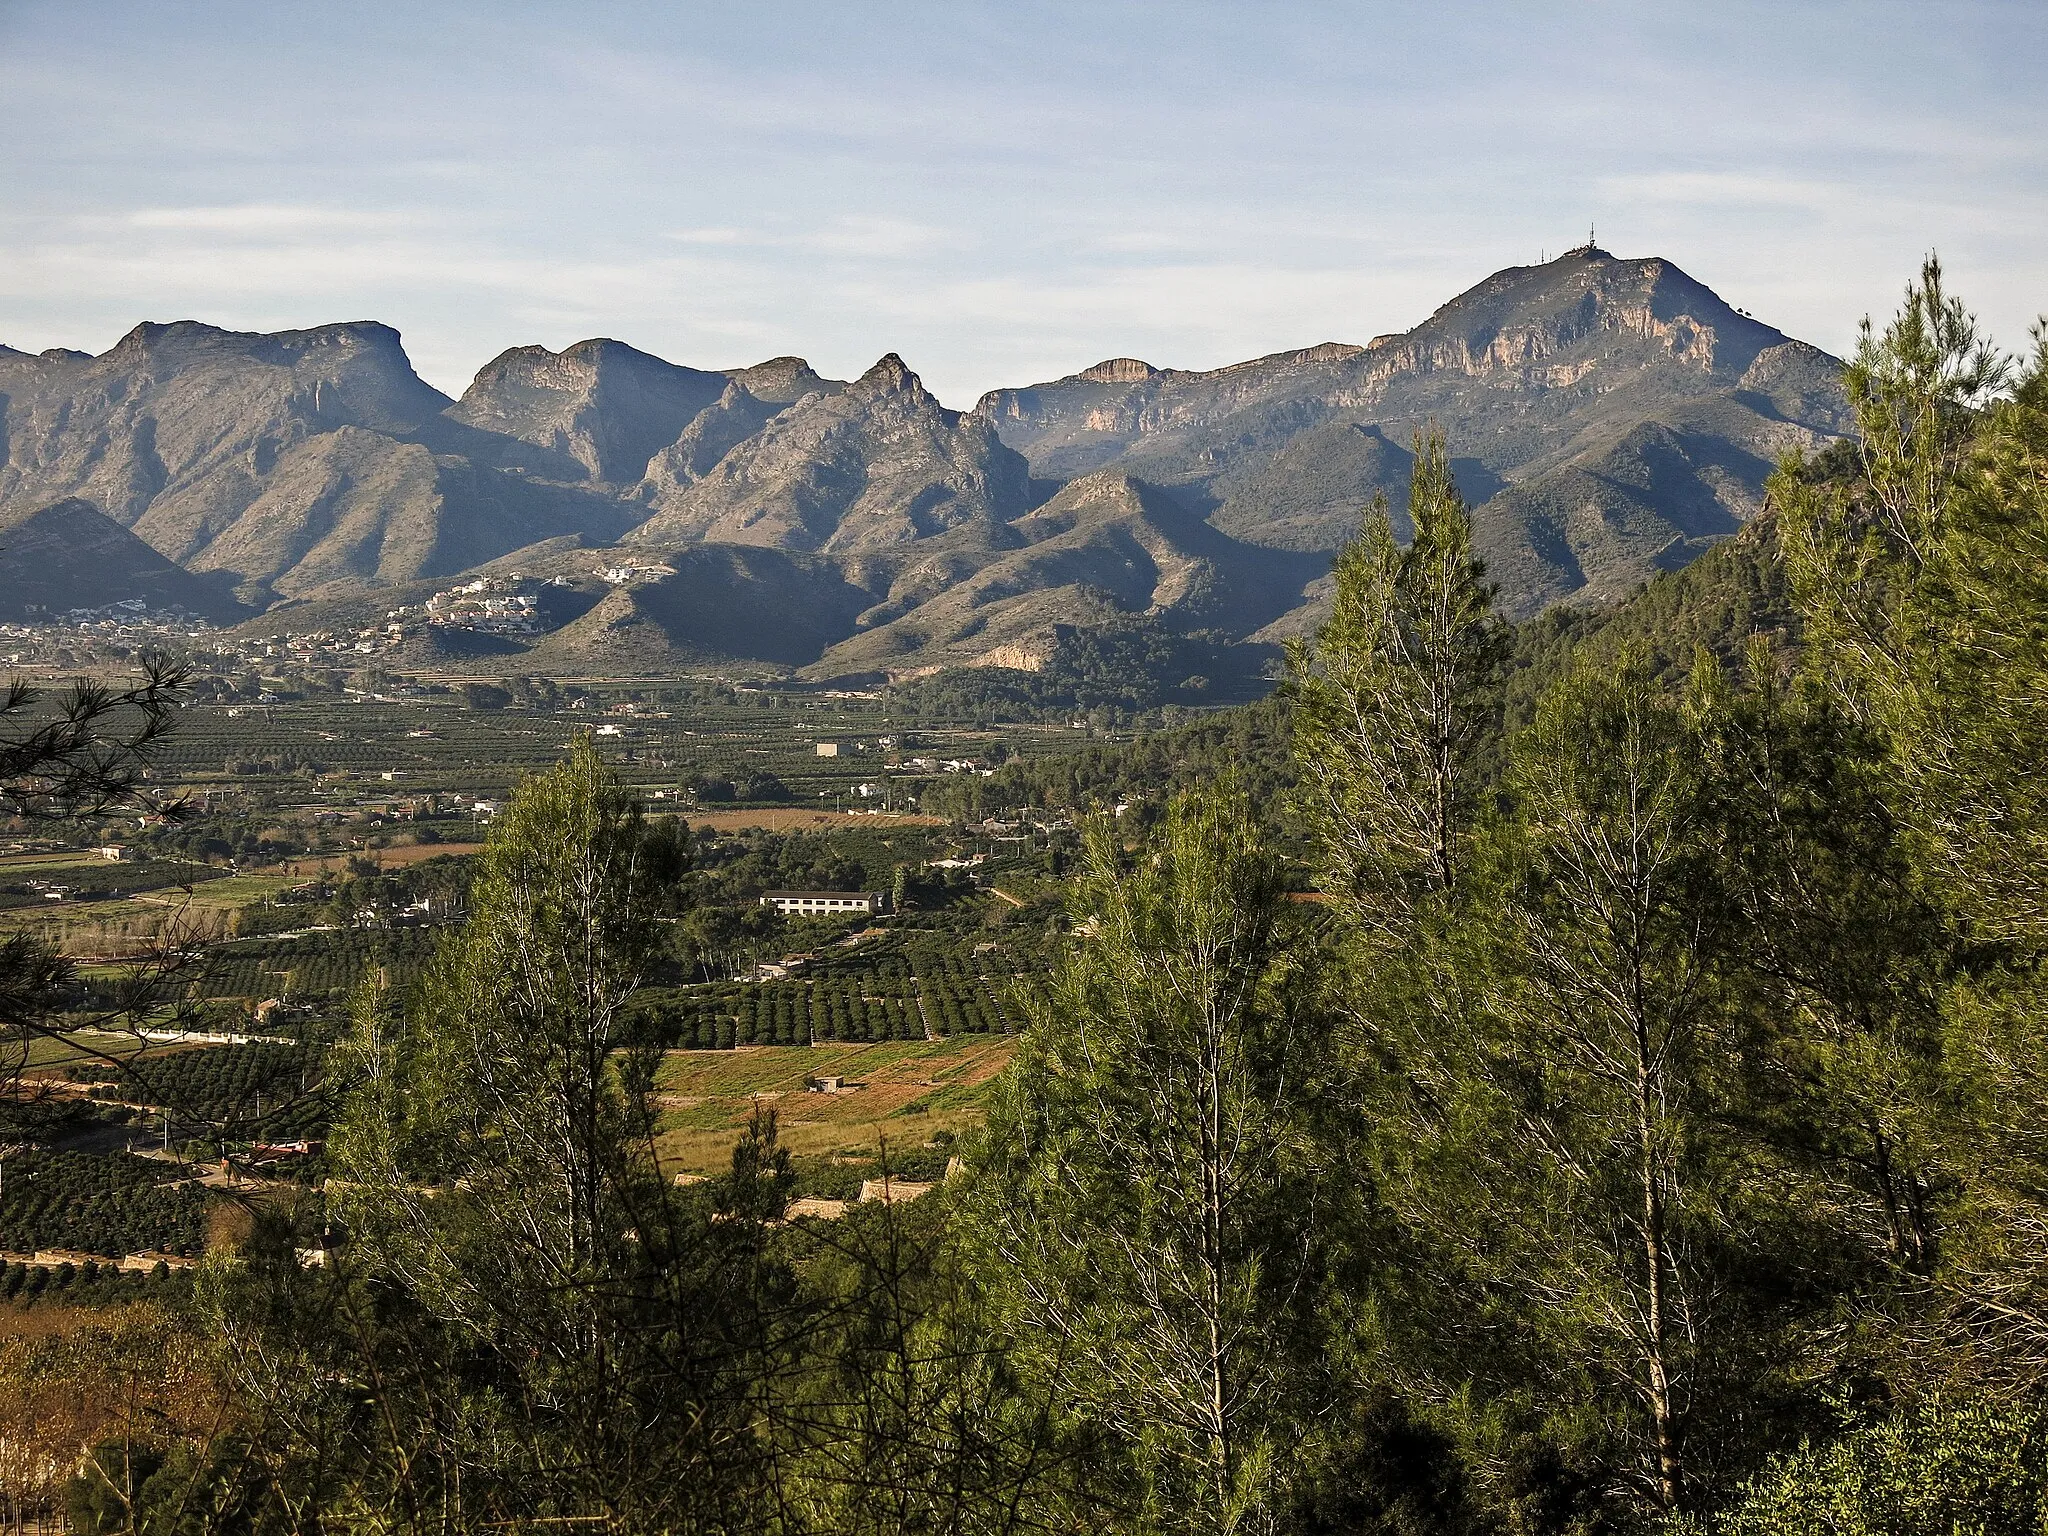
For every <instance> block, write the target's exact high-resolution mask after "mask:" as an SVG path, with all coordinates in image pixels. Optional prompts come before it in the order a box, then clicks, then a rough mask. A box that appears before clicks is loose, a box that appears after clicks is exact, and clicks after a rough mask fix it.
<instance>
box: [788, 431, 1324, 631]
mask: <svg viewBox="0 0 2048 1536" xmlns="http://www.w3.org/2000/svg"><path fill="white" fill-rule="evenodd" d="M1013 531H1014V533H1015V535H1016V538H1017V539H1018V541H1019V542H1020V543H1021V545H1022V547H1021V548H1018V549H1015V550H1012V551H1009V552H1005V553H1000V554H997V555H994V556H993V557H992V558H990V559H989V560H988V561H987V562H986V563H985V564H983V565H981V566H980V568H979V569H978V570H975V571H973V572H972V573H971V574H967V575H964V576H963V577H962V578H961V579H959V580H958V581H956V582H953V583H951V584H949V585H948V586H946V587H945V588H944V589H943V590H942V591H940V592H938V593H936V594H934V595H933V596H932V597H930V598H928V599H927V600H926V601H924V602H923V603H921V604H919V605H917V606H916V607H914V608H912V609H911V610H910V611H909V612H908V613H907V614H905V615H904V616H903V617H900V618H896V619H893V620H890V621H889V622H886V623H883V624H880V625H877V626H876V627H874V628H872V629H870V630H867V631H866V632H864V633H862V634H858V635H856V636H854V637H853V638H852V639H849V640H847V641H845V642H844V643H843V644H840V645H838V646H835V647H833V649H832V650H831V651H829V652H828V653H827V654H826V656H825V658H824V659H823V661H821V662H820V663H819V668H818V670H821V671H830V670H837V671H841V672H855V671H862V670H888V671H904V670H929V669H931V668H933V667H939V666H946V665H959V664H963V663H968V662H973V661H988V660H993V661H995V662H998V663H1000V664H1002V665H1008V666H1023V667H1027V668H1028V667H1032V666H1036V665H1038V664H1040V663H1042V661H1043V660H1044V658H1045V656H1047V655H1048V654H1050V651H1051V649H1052V648H1053V646H1054V645H1055V644H1056V643H1057V640H1058V635H1057V630H1058V629H1059V628H1060V627H1062V626H1064V627H1069V628H1071V627H1076V626H1086V625H1091V624H1104V623H1110V622H1114V621H1117V620H1119V619H1123V618H1127V617H1132V616H1135V617H1140V618H1144V619H1147V620H1151V621H1153V622H1155V623H1158V624H1160V625H1162V626H1163V627H1165V628H1168V629H1172V630H1178V631H1183V632H1185V631H1188V630H1192V629H1198V628H1200V629H1217V630H1221V631H1224V632H1226V633H1228V634H1230V635H1232V636H1233V637H1242V636H1245V635H1248V634H1250V633H1252V632H1253V631H1254V630H1257V629H1259V628H1260V627H1261V626H1263V625H1265V624H1267V623H1269V622H1271V621H1272V620H1273V619H1274V618H1276V617H1277V616H1279V615H1280V614H1282V613H1285V612H1286V611H1288V610H1289V609H1291V608H1293V607H1295V606H1297V605H1298V604H1300V603H1301V601H1302V597H1303V588H1304V586H1305V585H1306V584H1307V583H1309V582H1310V581H1312V580H1314V579H1315V577H1316V576H1317V575H1319V574H1320V573H1321V572H1322V571H1323V570H1324V569H1325V568H1326V565H1327V562H1326V561H1324V560H1322V559H1320V558H1318V557H1315V556H1306V557H1305V556H1301V555H1291V554H1286V553H1283V552H1280V551H1277V550H1266V549H1258V548H1255V547H1252V546H1248V545H1243V544H1240V543H1238V542H1237V541H1235V540H1233V539H1230V538H1228V537H1226V536H1225V535H1223V534H1221V533H1219V532H1217V530H1215V529H1214V528H1211V527H1210V526H1208V524H1206V523H1204V522H1202V521H1201V520H1200V519H1198V518H1195V517H1193V516H1191V515H1190V514H1189V513H1188V512H1187V511H1186V510H1185V509H1183V508H1181V507H1180V506H1178V505H1177V504H1176V503H1174V502H1173V501H1172V500H1170V499H1169V498H1167V497H1165V496H1163V495H1161V494H1160V493H1159V492H1157V491H1154V490H1150V489H1148V488H1147V487H1145V486H1143V485H1141V484H1140V483H1138V482H1136V481H1134V480H1132V479H1130V478H1129V477H1128V476H1126V475H1121V474H1117V473H1114V472H1110V471H1105V472H1103V473H1100V474H1094V475H1088V476H1085V477H1083V478H1082V479H1079V480H1076V481H1074V482H1073V483H1072V484H1071V485H1069V486H1067V487H1066V488H1065V489H1064V490H1063V491H1061V492H1060V494H1059V495H1058V496H1056V497H1054V498H1053V500H1052V501H1050V502H1048V503H1047V504H1046V505H1045V506H1043V507H1041V508H1039V509H1038V510H1037V511H1035V512H1033V513H1031V514H1029V515H1028V516H1026V517H1024V518H1022V519H1020V520H1018V522H1017V523H1016V524H1014V525H1013Z"/></svg>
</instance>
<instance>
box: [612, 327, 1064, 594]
mask: <svg viewBox="0 0 2048 1536" xmlns="http://www.w3.org/2000/svg"><path fill="white" fill-rule="evenodd" d="M1028 504H1029V476H1028V475H1027V473H1026V471H1025V467H1024V461H1023V459H1022V458H1020V457H1019V456H1018V455H1017V454H1015V453H1013V452H1011V451H1010V450H1009V449H1008V448H1006V447H1004V446H1003V444H1002V443H1001V441H1000V440H998V438H997V436H996V434H995V432H994V431H993V429H991V428H990V427H989V425H988V424H987V423H986V422H984V421H982V420H979V419H976V418H971V417H962V416H961V414H960V413H959V412H957V411H949V410H947V409H946V408H945V407H944V406H942V405H940V404H939V403H938V401H937V400H935V399H933V398H932V396H931V394H930V392H929V391H927V390H926V389H925V387H924V385H923V384H922V383H921V382H919V380H918V377H917V375H916V374H914V373H912V372H911V371H910V370H909V369H908V368H906V367H904V365H903V360H902V359H901V358H899V357H897V356H896V355H895V354H894V353H893V352H892V353H890V354H889V355H888V356H886V357H884V358H883V359H882V360H881V361H880V362H878V363H876V364H875V366H874V367H872V368H870V369H869V370H868V371H867V372H866V373H864V374H862V375H861V377H860V378H858V379H856V380H855V381H854V382H853V383H851V384H848V385H847V386H846V387H845V388H844V389H841V390H837V391H834V392H832V393H827V394H812V395H808V396H805V397H804V398H802V399H800V400H798V401H797V402H796V403H795V404H794V405H792V406H790V407H789V408H788V409H787V410H784V411H782V412H780V413H778V414H777V415H775V416H773V417H772V418H770V419H769V420H768V421H767V422H766V424H765V425H764V426H762V428H761V429H760V430H759V431H758V432H757V433H756V434H755V435H754V436H752V437H750V438H748V439H746V440H745V441H743V442H741V443H740V444H739V445H738V446H736V447H734V448H732V449H731V450H730V451H728V452H726V453H725V454H724V455H723V456H722V457H721V458H719V459H718V460H717V462H716V463H715V464H713V465H712V467H711V468H710V469H709V471H708V472H707V473H706V474H705V475H704V476H703V477H702V478H701V479H698V480H695V481H692V482H689V483H687V484H682V485H679V486H678V487H676V488H675V489H674V490H673V491H672V492H664V493H658V494H657V495H656V498H655V501H654V506H655V510H654V513H653V515H652V516H651V517H649V518H648V519H647V521H646V522H645V523H644V524H643V525H642V526H641V527H640V528H639V529H637V530H636V531H635V532H634V534H633V538H634V540H635V541H636V542H637V541H645V542H650V543H666V544H680V543H695V542H716V543H728V544H756V545H761V546H763V547H766V548H770V549H785V550H801V551H818V552H824V553H829V554H834V555H839V556H842V557H845V558H847V559H849V560H850V561H851V562H852V563H853V564H855V565H864V564H868V565H871V564H876V563H877V562H875V561H865V562H864V561H863V560H862V559H861V557H863V556H872V557H878V560H879V564H880V565H883V566H886V565H887V564H888V563H889V562H890V558H891V557H893V556H895V555H897V554H899V553H900V552H901V551H902V550H903V549H904V548H905V547H906V546H909V545H912V544H915V543H918V542H920V541H923V540H929V539H933V538H938V537H944V536H946V535H949V534H958V533H959V532H960V531H961V530H967V532H966V533H965V534H964V535H963V536H964V537H966V538H970V539H974V540H976V541H977V542H986V541H991V540H993V541H995V542H997V543H1001V542H1003V541H1004V535H1003V534H1002V532H1001V529H1002V528H1003V526H1004V525H1005V524H1006V523H1007V522H1008V521H1009V519H1011V518H1013V517H1016V516H1017V515H1019V514H1020V513H1022V512H1023V511H1024V510H1025V508H1026V506H1027V505H1028ZM959 541H960V540H959V538H958V537H956V538H955V539H954V542H959ZM864 584H868V583H864Z"/></svg>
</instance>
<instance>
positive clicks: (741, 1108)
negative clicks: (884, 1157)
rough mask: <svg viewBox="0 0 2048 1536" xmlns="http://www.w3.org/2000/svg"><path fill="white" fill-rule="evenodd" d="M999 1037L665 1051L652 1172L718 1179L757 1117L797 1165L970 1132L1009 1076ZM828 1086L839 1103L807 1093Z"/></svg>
mask: <svg viewBox="0 0 2048 1536" xmlns="http://www.w3.org/2000/svg"><path fill="white" fill-rule="evenodd" d="M1015 1048H1016V1042H1015V1041H1014V1040H1013V1039H1011V1038H1009V1037H1005V1036H987V1035H981V1036H971V1035H970V1036H961V1037H959V1038H956V1039H951V1040H931V1041H926V1040H915V1041H907V1040H899V1041H888V1042H883V1043H879V1044H873V1045H848V1044H831V1045H817V1046H811V1047H803V1046H793V1047H792V1046H742V1047H740V1048H739V1049H737V1050H730V1051H670V1052H669V1053H668V1054H667V1055H666V1056H665V1057H664V1058H663V1060H662V1064H661V1069H660V1071H659V1072H658V1073H657V1074H656V1077H655V1087H656V1090H657V1092H658V1093H659V1095H660V1097H659V1098H658V1099H657V1101H656V1102H657V1103H658V1104H659V1106H660V1107H661V1110H662V1116H661V1129H660V1135H659V1139H658V1141H657V1148H658V1150H659V1153H660V1156H661V1160H662V1164H663V1166H664V1167H666V1168H669V1169H671V1170H673V1171H676V1172H682V1173H697V1174H716V1173H719V1172H722V1171H723V1170H724V1169H725V1168H727V1167H728V1166H729V1165H730V1162H731V1157H732V1147H733V1143H734V1142H735V1141H737V1140H738V1139H739V1136H740V1133H741V1132H742V1131H743V1130H744V1129H745V1128H746V1124H747V1121H748V1119H749V1117H750V1116H751V1115H752V1114H753V1112H754V1110H755V1108H756V1106H759V1107H760V1108H763V1109H772V1110H774V1111H775V1114H776V1119H777V1124H778V1130H779V1133H780V1136H781V1139H782V1143H783V1145H784V1146H786V1147H788V1148H789V1149H790V1150H791V1151H792V1152H795V1153H798V1154H801V1155H828V1154H831V1153H852V1154H865V1155H873V1154H874V1153H875V1152H876V1150H877V1149H878V1148H879V1147H880V1146H881V1145H882V1144H883V1143H884V1142H885V1141H886V1142H887V1143H888V1144H889V1145H891V1146H897V1147H921V1146H923V1145H924V1144H925V1143H926V1142H928V1141H929V1140H931V1138H932V1137H933V1136H934V1135H935V1134H936V1133H938V1132H940V1131H950V1132H953V1133H954V1134H955V1135H958V1134H960V1133H961V1132H963V1131H966V1130H968V1129H971V1128H972V1127H973V1126H975V1125H977V1124H979V1123H980V1121H981V1118H982V1115H983V1106H984V1104H985V1102H986V1099H987V1096H988V1092H989V1086H990V1084H991V1083H992V1082H993V1081H994V1080H995V1078H996V1077H997V1075H998V1074H1000V1073H1001V1072H1002V1070H1003V1068H1004V1067H1006V1066H1007V1065H1009V1061H1010V1057H1011V1054H1012V1053H1013V1052H1014V1050H1015ZM831 1077H836V1078H839V1079H841V1080H842V1082H843V1084H844V1085H845V1086H844V1087H843V1088H842V1090H841V1091H840V1092H836V1093H823V1092H817V1091H811V1090H807V1089H806V1087H805V1084H806V1083H807V1082H811V1081H816V1080H818V1079H822V1078H831Z"/></svg>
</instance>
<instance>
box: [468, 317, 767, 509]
mask: <svg viewBox="0 0 2048 1536" xmlns="http://www.w3.org/2000/svg"><path fill="white" fill-rule="evenodd" d="M726 382H727V381H726V377H725V375H724V374H721V373H708V372H705V371H703V370H701V369H696V368H683V367H679V366H678V365H676V364H674V363H670V362H665V361H663V360H662V359H661V358H658V357H655V356H654V355H653V354H651V353H647V352H642V351H640V350H639V349H638V348H637V347H629V346H627V345H626V344H625V343H624V342H622V341H613V340H611V339H610V338H609V337H602V336H599V337H592V338H591V339H589V340H587V341H579V342H577V343H576V344H575V345H574V346H570V347H565V348H564V349H563V350H561V351H560V352H551V351H549V350H548V349H547V348H546V347H542V346H528V347H513V348H510V349H509V350H507V351H504V352H501V353H499V354H498V355H497V356H496V357H494V358H492V359H491V361H490V362H488V363H486V364H484V366H483V367H482V368H481V369H480V370H478V372H477V376H476V378H475V380H474V381H473V382H472V383H471V384H470V386H469V388H468V389H466V390H464V391H463V394H462V399H461V401H460V402H459V403H458V404H457V405H456V406H455V407H454V409H453V410H451V411H449V412H448V414H449V415H450V416H451V417H453V418H454V419H455V420H456V421H459V422H461V423H463V424H464V425H466V426H471V427H475V428H478V429H479V430H482V431H486V432H498V433H502V434H504V435H505V436H507V437H515V438H518V439H520V440H521V441H523V442H528V443H533V444H536V445H538V446H540V447H543V448H549V449H553V450H554V451H556V452H558V453H561V454H564V455H566V456H567V457H568V458H570V459H573V460H574V461H575V462H576V463H577V464H580V465H582V466H583V469H584V470H585V471H586V472H587V473H588V474H589V475H590V477H591V478H592V479H595V480H599V481H603V482H605V483H606V484H610V485H619V486H628V485H634V484H637V483H638V482H639V481H640V480H641V479H642V477H643V476H644V475H645V474H646V472H647V464H648V461H649V460H650V459H652V458H653V457H654V455H655V454H656V453H658V452H660V451H661V450H662V449H663V448H665V447H667V446H668V445H669V444H671V443H673V442H674V441H675V440H676V438H677V437H678V436H679V435H680V434H681V433H682V431H683V428H684V427H685V426H687V425H688V424H689V422H690V421H691V419H692V418H693V417H695V416H696V415H697V413H698V412H700V411H702V410H703V409H705V407H707V406H709V405H711V404H713V403H714V402H715V401H716V400H717V399H718V397H719V396H720V395H721V394H722V393H724V391H725V387H726Z"/></svg>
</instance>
